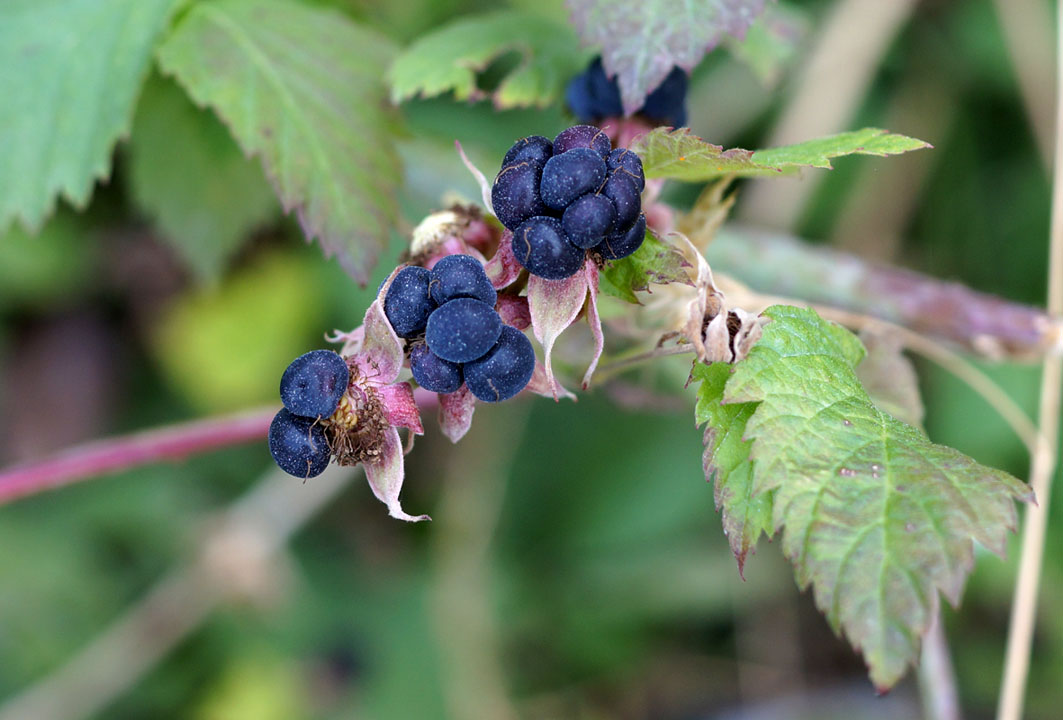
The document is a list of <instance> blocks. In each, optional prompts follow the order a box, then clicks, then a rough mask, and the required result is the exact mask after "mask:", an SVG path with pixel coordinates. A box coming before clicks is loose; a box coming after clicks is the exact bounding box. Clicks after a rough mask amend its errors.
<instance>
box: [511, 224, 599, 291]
mask: <svg viewBox="0 0 1063 720" xmlns="http://www.w3.org/2000/svg"><path fill="white" fill-rule="evenodd" d="M512 242H513V254H514V255H515V256H516V257H517V262H519V263H520V264H521V265H523V266H524V267H525V269H527V271H528V272H530V273H531V274H532V275H538V276H539V277H541V278H546V279H547V280H561V279H562V278H567V277H570V276H572V275H575V274H576V271H577V270H579V269H580V268H581V267H583V260H584V258H585V257H586V253H584V251H583V250H581V249H580V248H578V247H576V246H575V245H573V244H572V243H571V242H569V240H568V238H567V237H565V231H564V230H562V229H561V221H560V220H558V219H557V218H552V217H546V216H539V217H533V218H529V219H528V220H525V221H524V224H523V225H521V226H520V227H519V228H517V230H516V232H514V233H513V241H512Z"/></svg>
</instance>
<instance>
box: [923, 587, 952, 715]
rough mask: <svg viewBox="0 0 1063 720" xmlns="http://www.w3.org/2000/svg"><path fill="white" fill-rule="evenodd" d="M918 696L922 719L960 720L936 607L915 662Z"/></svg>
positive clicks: (939, 611)
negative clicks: (921, 706) (917, 664)
mask: <svg viewBox="0 0 1063 720" xmlns="http://www.w3.org/2000/svg"><path fill="white" fill-rule="evenodd" d="M919 695H920V697H921V698H922V700H923V716H924V717H925V718H926V720H960V718H962V717H963V714H962V713H961V712H960V698H959V693H958V692H957V691H956V673H955V672H954V671H953V669H952V658H951V657H949V645H948V641H947V640H946V639H945V628H944V623H943V622H942V618H941V608H940V607H939V608H938V609H937V612H936V613H935V614H934V619H933V621H932V622H931V624H930V629H929V630H928V631H927V633H926V636H925V637H924V638H923V652H922V655H921V657H920V659H919Z"/></svg>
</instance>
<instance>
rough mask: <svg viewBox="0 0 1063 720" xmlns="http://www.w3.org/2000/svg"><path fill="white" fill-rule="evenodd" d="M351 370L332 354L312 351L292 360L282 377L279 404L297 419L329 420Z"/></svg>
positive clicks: (330, 352)
mask: <svg viewBox="0 0 1063 720" xmlns="http://www.w3.org/2000/svg"><path fill="white" fill-rule="evenodd" d="M349 380H350V370H348V369H347V362H346V361H345V360H344V359H343V358H342V357H340V356H339V355H338V354H337V353H335V352H333V351H332V350H311V351H310V352H308V353H305V354H303V355H300V356H299V357H297V358H295V360H292V362H291V364H290V365H288V367H287V368H286V369H285V370H284V374H283V375H282V376H281V385H280V392H281V402H283V403H284V407H286V408H287V409H288V410H290V411H291V412H292V413H294V414H296V415H301V416H303V417H308V418H317V417H328V416H329V415H331V414H332V413H333V411H334V410H335V409H336V406H337V405H339V403H340V398H341V397H343V393H345V392H346V391H347V383H348V381H349Z"/></svg>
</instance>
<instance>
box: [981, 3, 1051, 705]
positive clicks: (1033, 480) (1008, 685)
mask: <svg viewBox="0 0 1063 720" xmlns="http://www.w3.org/2000/svg"><path fill="white" fill-rule="evenodd" d="M1056 63H1057V64H1056V149H1055V165H1054V168H1053V181H1052V236H1051V238H1050V244H1049V253H1048V312H1049V313H1051V314H1052V315H1054V316H1056V317H1059V316H1061V315H1063V2H1060V3H1057V5H1056ZM1061 380H1063V357H1061V356H1060V354H1059V353H1055V354H1051V355H1049V356H1048V357H1046V358H1045V361H1044V369H1043V371H1042V374H1041V401H1040V402H1041V406H1040V411H1039V412H1038V424H1039V426H1040V429H1041V433H1040V442H1039V443H1038V448H1037V452H1036V453H1035V454H1034V456H1033V460H1032V462H1031V464H1030V485H1031V486H1032V487H1033V491H1034V493H1036V495H1037V503H1038V504H1037V505H1030V506H1028V507H1027V508H1026V525H1025V526H1024V527H1023V533H1022V555H1021V556H1020V559H1019V577H1018V581H1017V583H1016V586H1015V597H1014V599H1013V601H1012V606H1011V621H1010V625H1009V627H1008V647H1007V654H1006V656H1005V660H1004V677H1003V688H1002V689H1001V692H1000V703H999V705H998V707H997V718H998V719H999V720H1019V718H1021V717H1022V709H1023V702H1024V700H1025V694H1026V679H1027V675H1028V674H1029V669H1030V646H1031V644H1032V642H1033V630H1034V624H1035V621H1036V615H1037V592H1038V588H1039V586H1040V583H1041V564H1042V560H1043V557H1044V547H1045V532H1046V529H1047V526H1048V509H1049V504H1050V503H1049V498H1050V492H1051V489H1052V476H1053V474H1054V471H1055V468H1056V458H1057V454H1058V449H1059V448H1058V444H1059V412H1060V394H1061Z"/></svg>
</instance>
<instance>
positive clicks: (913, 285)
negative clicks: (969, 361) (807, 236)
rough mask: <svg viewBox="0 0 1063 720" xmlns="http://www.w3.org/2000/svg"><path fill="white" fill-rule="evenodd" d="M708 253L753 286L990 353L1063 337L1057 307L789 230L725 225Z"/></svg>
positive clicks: (1054, 344) (1018, 356)
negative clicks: (879, 260)
mask: <svg viewBox="0 0 1063 720" xmlns="http://www.w3.org/2000/svg"><path fill="white" fill-rule="evenodd" d="M705 257H706V258H708V261H709V264H710V265H712V267H713V270H716V271H720V272H725V273H728V274H730V275H733V276H734V277H735V278H737V279H739V280H741V281H742V282H743V283H746V284H748V285H749V286H750V287H751V288H752V289H754V290H758V291H762V292H770V293H772V294H775V295H785V296H789V297H794V298H801V299H802V300H805V301H807V302H810V303H815V304H823V305H830V306H834V307H837V308H841V309H844V310H848V311H850V312H853V313H859V314H864V315H868V316H872V317H877V318H880V319H882V320H886V321H889V322H891V323H894V324H897V325H902V326H904V327H906V328H909V329H910V330H912V331H913V332H916V333H919V334H921V335H924V336H926V337H928V338H933V339H934V340H941V341H946V342H948V343H951V344H953V345H958V346H959V347H960V348H962V349H964V350H967V351H969V352H973V353H975V354H977V355H981V356H983V357H986V358H988V359H991V360H1011V361H1027V362H1029V361H1033V360H1038V359H1040V358H1043V357H1044V356H1045V355H1046V354H1049V353H1052V352H1055V353H1058V352H1059V351H1060V345H1061V342H1063V322H1061V320H1060V319H1059V318H1060V316H1059V315H1058V314H1055V313H1051V314H1049V313H1046V312H1045V311H1044V310H1042V309H1040V308H1035V307H1031V306H1028V305H1022V304H1020V303H1016V302H1011V301H1008V300H1004V299H1002V298H998V297H995V296H993V295H988V294H986V293H980V292H976V291H974V290H971V289H970V288H968V287H966V286H964V285H961V284H959V283H953V282H945V281H943V280H938V279H936V278H933V277H930V276H928V275H923V274H922V273H917V272H914V271H911V270H904V269H901V268H896V267H890V266H886V265H877V264H874V263H869V262H867V261H865V260H862V259H861V258H859V257H857V256H855V255H850V254H847V253H841V252H837V251H834V250H830V249H828V248H824V247H817V246H813V245H808V244H806V243H802V242H800V241H798V240H796V239H795V238H793V237H791V236H788V235H783V234H779V233H772V232H763V231H757V230H753V229H749V228H743V227H741V226H739V227H735V226H733V225H727V226H724V228H723V229H722V230H721V231H720V232H719V233H718V234H717V236H716V238H715V239H714V240H713V241H712V243H711V244H710V245H709V247H708V249H707V250H706V251H705Z"/></svg>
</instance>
